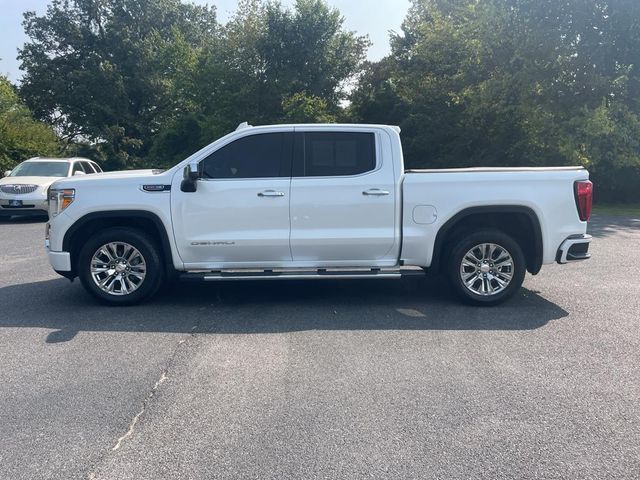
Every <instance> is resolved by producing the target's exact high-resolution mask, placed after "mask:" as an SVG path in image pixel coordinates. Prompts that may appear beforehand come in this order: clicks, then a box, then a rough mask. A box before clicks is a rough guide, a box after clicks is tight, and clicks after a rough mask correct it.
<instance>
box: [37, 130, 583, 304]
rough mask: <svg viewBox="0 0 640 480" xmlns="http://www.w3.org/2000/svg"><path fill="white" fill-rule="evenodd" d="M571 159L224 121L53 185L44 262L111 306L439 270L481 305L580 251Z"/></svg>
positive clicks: (579, 182)
mask: <svg viewBox="0 0 640 480" xmlns="http://www.w3.org/2000/svg"><path fill="white" fill-rule="evenodd" d="M591 202H592V184H591V182H590V181H589V174H588V172H587V171H586V170H584V169H583V168H580V167H559V168H474V169H457V170H405V169H404V162H403V156H402V147H401V143H400V129H399V128H397V127H392V126H383V125H278V126H265V127H251V126H249V125H247V124H242V125H241V126H240V127H238V129H237V130H236V131H235V132H233V133H231V134H229V135H227V136H225V137H223V138H221V139H219V140H217V141H216V142H214V143H212V144H211V145H209V146H207V147H205V148H203V149H202V150H200V151H199V152H197V153H195V154H193V155H192V156H191V157H189V158H187V159H186V160H184V161H183V162H181V163H180V164H178V165H176V166H175V167H173V168H170V169H168V170H166V171H151V170H149V171H138V172H121V173H112V174H109V173H107V174H98V175H92V176H86V177H74V178H70V179H65V180H59V181H57V182H56V183H55V184H53V185H52V187H51V189H50V192H49V216H50V223H49V224H48V225H47V234H46V247H47V250H48V256H49V261H50V263H51V265H52V266H53V268H54V270H55V271H56V272H58V273H60V274H61V275H63V276H65V277H67V278H69V279H73V278H75V277H80V280H81V281H82V284H83V285H84V287H85V288H86V289H87V290H88V291H89V292H90V293H91V294H93V295H94V296H95V297H97V298H98V299H99V300H102V301H103V302H107V303H109V304H118V305H122V304H133V303H137V302H140V301H142V300H144V299H147V298H149V297H151V296H152V295H153V294H154V293H156V292H157V291H158V289H159V288H160V287H161V286H162V285H163V283H164V282H165V281H167V280H168V279H172V278H175V277H181V278H189V279H198V280H203V281H230V280H256V279H259V280H276V279H278V280H281V279H342V278H362V279H364V278H368V279H390V278H400V277H401V276H402V275H404V274H405V273H406V274H415V273H417V272H419V273H424V272H426V271H433V272H441V273H444V274H445V275H446V276H447V277H448V279H449V280H450V283H451V285H452V288H453V289H454V290H455V291H456V292H457V293H458V294H459V295H460V296H461V297H462V299H464V300H466V301H468V302H471V303H474V304H480V305H494V304H497V303H500V302H502V301H504V300H506V299H507V298H509V297H510V296H512V295H513V294H514V293H515V292H516V291H517V290H518V289H519V288H520V286H521V285H522V282H523V279H524V276H525V273H526V272H527V271H528V272H530V273H532V274H534V275H535V274H537V273H538V272H539V271H540V268H541V266H542V265H543V264H549V263H554V262H558V263H561V264H563V263H567V262H571V261H577V260H584V259H587V258H589V253H588V250H589V244H590V242H591V237H590V236H589V235H587V234H586V231H587V221H588V220H589V216H590V213H591Z"/></svg>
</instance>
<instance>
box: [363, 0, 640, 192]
mask: <svg viewBox="0 0 640 480" xmlns="http://www.w3.org/2000/svg"><path fill="white" fill-rule="evenodd" d="M638 19H640V3H639V2H635V1H630V0H598V1H593V0H560V1H558V0H483V1H476V0H414V1H413V4H412V7H411V9H410V12H409V14H408V16H407V18H406V19H405V22H404V24H403V26H402V32H401V33H399V34H396V35H394V36H393V37H392V40H391V42H392V43H391V44H392V53H391V55H390V56H389V57H388V58H385V59H384V60H382V61H381V62H379V63H377V64H373V65H370V66H369V68H368V69H367V72H366V74H365V75H363V77H362V80H361V82H360V83H359V85H358V88H357V90H356V91H355V92H354V94H353V97H352V100H353V106H352V109H353V112H354V114H355V115H356V116H357V117H358V118H360V119H361V120H363V121H368V122H383V121H384V122H390V121H391V122H395V123H398V124H399V125H401V126H402V128H403V139H404V142H405V154H406V158H407V161H408V163H409V164H410V165H411V166H421V167H426V166H429V167H456V166H477V165H487V166H491V165H513V166H519V165H523V166H524V165H565V164H570V165H574V164H581V165H584V166H586V167H588V168H589V169H590V170H592V172H593V173H594V176H595V178H596V179H597V180H598V182H599V187H601V188H599V189H598V190H600V192H604V196H606V197H608V198H614V197H617V198H618V199H630V198H629V195H636V197H635V198H636V199H637V198H638V197H637V195H638V193H637V190H638V189H637V185H638V183H637V182H640V174H639V173H638V169H639V167H640V95H639V94H640V23H639V21H638ZM629 175H631V177H632V178H633V176H634V175H635V177H634V178H635V180H634V181H635V182H636V188H635V189H629V188H627V189H626V191H625V192H626V193H623V192H622V191H620V190H619V189H617V188H616V186H615V185H616V182H617V181H618V180H622V179H624V181H626V182H628V181H629V180H628V178H629ZM616 179H617V180H616ZM619 194H620V195H619ZM625 195H626V196H627V198H622V197H623V196H625Z"/></svg>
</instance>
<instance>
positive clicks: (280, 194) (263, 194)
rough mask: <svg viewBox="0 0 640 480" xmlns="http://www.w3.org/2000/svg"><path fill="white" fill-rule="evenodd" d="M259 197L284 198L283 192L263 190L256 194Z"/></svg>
mask: <svg viewBox="0 0 640 480" xmlns="http://www.w3.org/2000/svg"><path fill="white" fill-rule="evenodd" d="M258 196H259V197H284V192H276V191H275V190H265V191H264V192H260V193H259V194H258Z"/></svg>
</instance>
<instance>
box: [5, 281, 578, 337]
mask: <svg viewBox="0 0 640 480" xmlns="http://www.w3.org/2000/svg"><path fill="white" fill-rule="evenodd" d="M0 305H2V308H1V312H2V315H0V328H2V327H7V328H15V327H24V328H44V329H51V330H53V331H52V332H49V333H46V342H47V343H59V342H66V341H69V340H72V339H73V338H74V337H75V336H76V335H77V334H78V333H79V332H84V331H87V332H161V333H185V334H190V333H204V334H268V333H285V332H299V331H308V330H346V331H348V330H534V329H537V328H540V327H543V326H545V325H546V324H547V323H549V322H550V321H553V320H558V319H561V318H564V317H566V316H568V313H567V312H566V311H565V310H563V309H562V308H561V307H559V306H558V305H555V304H554V303H551V302H549V301H548V300H546V299H544V298H542V297H541V296H539V295H538V294H537V293H535V292H533V291H531V290H527V289H522V290H521V291H520V292H519V293H518V294H517V295H516V296H515V297H514V298H513V299H511V300H510V301H509V302H507V303H505V304H503V305H500V306H498V307H493V308H478V307H472V306H466V305H462V304H460V303H459V302H458V300H457V299H456V298H455V297H453V295H452V293H451V292H450V291H449V290H448V288H447V286H446V283H445V282H444V281H443V280H442V279H440V278H431V277H427V278H424V279H416V278H408V279H403V280H401V281H386V280H376V281H371V280H353V281H352V280H343V281H322V282H314V281H306V282H300V281H298V282H293V281H282V282H268V281H265V282H243V283H225V284H217V285H211V284H206V285H205V284H189V283H182V284H173V285H170V286H168V287H167V288H166V289H165V290H164V291H163V292H161V293H160V294H159V295H158V296H157V297H156V299H155V300H153V301H151V302H149V303H146V304H144V305H139V306H134V307H107V306H103V305H100V304H98V303H96V302H95V301H94V300H93V299H92V298H91V297H90V296H89V295H88V294H87V293H85V291H84V290H83V289H82V287H81V286H80V284H79V282H75V283H74V284H73V285H70V284H69V282H68V281H67V280H64V279H56V280H47V281H42V282H36V283H28V284H20V285H10V286H6V287H4V288H0Z"/></svg>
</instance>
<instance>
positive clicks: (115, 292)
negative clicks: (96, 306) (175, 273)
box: [78, 228, 164, 305]
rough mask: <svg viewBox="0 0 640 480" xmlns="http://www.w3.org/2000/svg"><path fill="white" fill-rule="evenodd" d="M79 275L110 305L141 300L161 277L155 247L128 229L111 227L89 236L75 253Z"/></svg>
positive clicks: (146, 239)
mask: <svg viewBox="0 0 640 480" xmlns="http://www.w3.org/2000/svg"><path fill="white" fill-rule="evenodd" d="M78 276H79V277H80V281H81V282H82V285H83V286H84V288H85V289H86V290H87V291H88V292H89V293H91V294H92V295H93V296H94V297H96V298H97V299H98V300H100V301H101V302H103V303H106V304H109V305H133V304H136V303H140V302H141V301H143V300H146V299H148V298H150V297H151V296H152V295H153V294H155V293H156V292H157V291H158V289H159V288H160V287H161V285H162V283H163V280H164V272H163V269H162V261H161V258H160V255H159V253H158V248H157V247H156V245H155V244H154V242H153V241H151V239H150V238H149V237H147V235H145V234H144V233H143V232H140V231H138V230H135V229H131V228H110V229H107V230H103V231H101V232H98V233H96V234H95V235H94V236H93V237H91V238H90V239H89V241H88V242H87V243H86V244H85V245H84V246H83V247H82V250H81V251H80V254H79V256H78Z"/></svg>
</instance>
